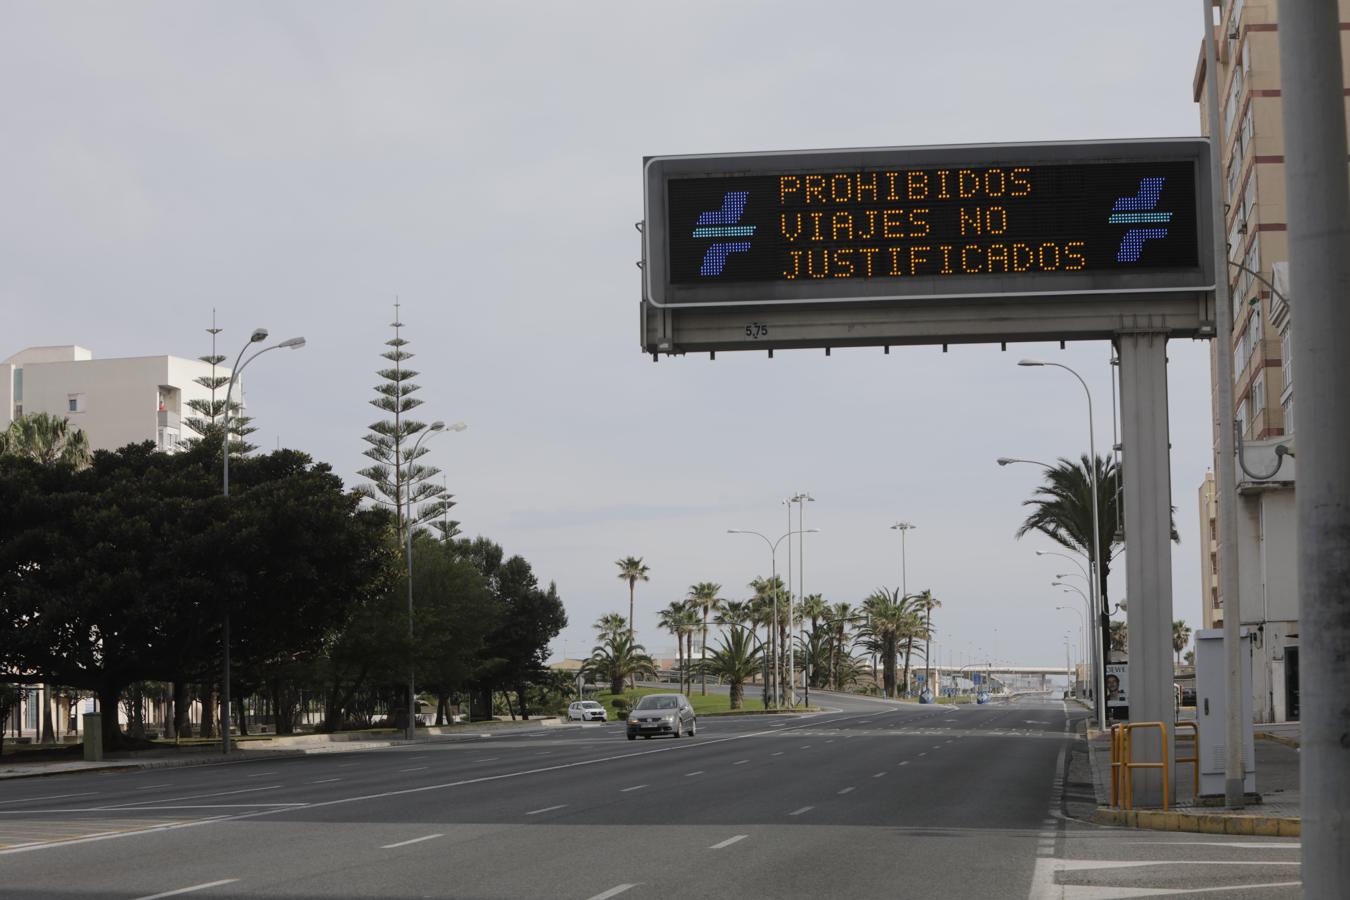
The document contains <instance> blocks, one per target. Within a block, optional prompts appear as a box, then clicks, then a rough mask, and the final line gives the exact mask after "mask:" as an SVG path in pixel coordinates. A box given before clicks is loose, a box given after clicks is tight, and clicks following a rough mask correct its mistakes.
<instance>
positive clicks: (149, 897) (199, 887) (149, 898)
mask: <svg viewBox="0 0 1350 900" xmlns="http://www.w3.org/2000/svg"><path fill="white" fill-rule="evenodd" d="M238 880H239V879H238V878H222V879H221V880H220V881H208V882H206V883H205V884H194V885H192V887H185V888H179V889H178V890H176V891H165V892H164V893H162V894H146V895H145V896H144V897H137V898H136V900H159V898H160V897H177V896H178V895H179V894H191V893H192V892H193V891H204V890H206V889H207V888H213V887H220V886H221V885H222V884H234V883H235V882H236V881H238Z"/></svg>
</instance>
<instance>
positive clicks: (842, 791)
mask: <svg viewBox="0 0 1350 900" xmlns="http://www.w3.org/2000/svg"><path fill="white" fill-rule="evenodd" d="M851 790H853V788H852V787H846V788H844V789H843V790H841V791H839V793H840V794H847V793H848V792H849V791H851Z"/></svg>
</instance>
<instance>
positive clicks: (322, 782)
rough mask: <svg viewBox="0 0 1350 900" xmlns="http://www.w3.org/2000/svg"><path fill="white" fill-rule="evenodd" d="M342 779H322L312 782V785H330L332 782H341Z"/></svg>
mask: <svg viewBox="0 0 1350 900" xmlns="http://www.w3.org/2000/svg"><path fill="white" fill-rule="evenodd" d="M341 780H342V779H341V778H320V779H319V780H318V781H311V782H310V784H328V783H329V782H332V781H341Z"/></svg>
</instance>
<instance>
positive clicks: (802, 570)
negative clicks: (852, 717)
mask: <svg viewBox="0 0 1350 900" xmlns="http://www.w3.org/2000/svg"><path fill="white" fill-rule="evenodd" d="M787 502H788V529H789V530H790V529H791V528H792V504H793V503H795V504H797V529H798V531H797V602H798V603H800V602H801V600H802V598H803V597H805V596H806V591H805V590H804V589H803V587H802V584H803V582H804V581H805V580H806V531H805V528H806V504H807V503H814V502H816V498H815V497H812V496H811V495H810V494H809V493H807V492H806V491H801V492H799V493H796V494H793V495H792V496H791V497H789V498H788V501H787ZM791 550H792V542H791V541H789V542H788V569H789V571H788V580H789V582H790V581H791V580H792V579H791V576H792V572H791V569H792V559H791V556H792V554H791ZM793 616H794V612H793V609H792V591H791V590H789V591H788V634H790V635H794V637H795V627H796V623H795V622H794V621H793ZM796 646H797V642H796V640H789V641H788V705H789V706H791V707H792V708H793V709H796V708H797V685H796V682H795V681H794V680H793V679H794V678H796V672H797V665H796V654H795V652H794V651H795V649H796ZM809 664H810V657H809V656H808V657H807V665H809ZM802 684H803V686H804V687H805V689H806V691H807V695H808V696H807V702H808V703H809V702H810V690H811V689H810V687H806V669H805V667H803V669H802Z"/></svg>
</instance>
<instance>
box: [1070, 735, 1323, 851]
mask: <svg viewBox="0 0 1350 900" xmlns="http://www.w3.org/2000/svg"><path fill="white" fill-rule="evenodd" d="M1289 726H1293V727H1292V728H1291V727H1289ZM1289 726H1286V725H1284V724H1281V725H1278V726H1273V725H1258V726H1256V731H1257V735H1258V737H1257V740H1256V745H1255V747H1256V792H1257V793H1258V794H1259V795H1260V797H1261V801H1260V802H1259V803H1254V804H1251V805H1249V806H1246V807H1244V808H1242V809H1232V808H1229V807H1225V806H1223V805H1222V804H1221V803H1220V805H1210V803H1207V802H1205V801H1204V800H1200V801H1199V802H1197V798H1196V797H1195V796H1194V795H1193V793H1192V786H1193V785H1194V783H1195V782H1194V780H1193V777H1192V775H1191V767H1190V765H1189V764H1185V765H1182V766H1178V767H1177V805H1176V806H1175V807H1173V808H1171V809H1169V810H1167V811H1163V810H1160V809H1135V810H1124V809H1115V808H1112V807H1111V805H1110V803H1111V736H1110V734H1109V733H1106V734H1102V733H1096V734H1094V735H1093V736H1091V738H1090V739H1089V740H1088V754H1089V758H1090V760H1091V771H1092V780H1093V787H1094V789H1095V792H1096V798H1097V811H1096V813H1095V814H1093V816H1092V820H1093V821H1095V822H1097V823H1098V824H1102V825H1127V826H1131V827H1135V828H1152V829H1156V830H1161V831H1196V832H1203V833H1206V834H1255V835H1268V836H1276V835H1279V836H1282V837H1297V836H1298V835H1299V834H1300V832H1301V830H1302V815H1303V811H1302V799H1301V795H1300V793H1299V751H1298V747H1297V723H1289ZM1271 729H1275V730H1274V731H1273V732H1270V730H1271ZM1268 733H1269V735H1270V736H1267V734H1268ZM1182 746H1183V747H1184V748H1185V749H1184V750H1183V754H1186V753H1189V752H1190V750H1189V748H1190V744H1189V742H1184V743H1183V744H1182ZM1220 799H1221V798H1220Z"/></svg>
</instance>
